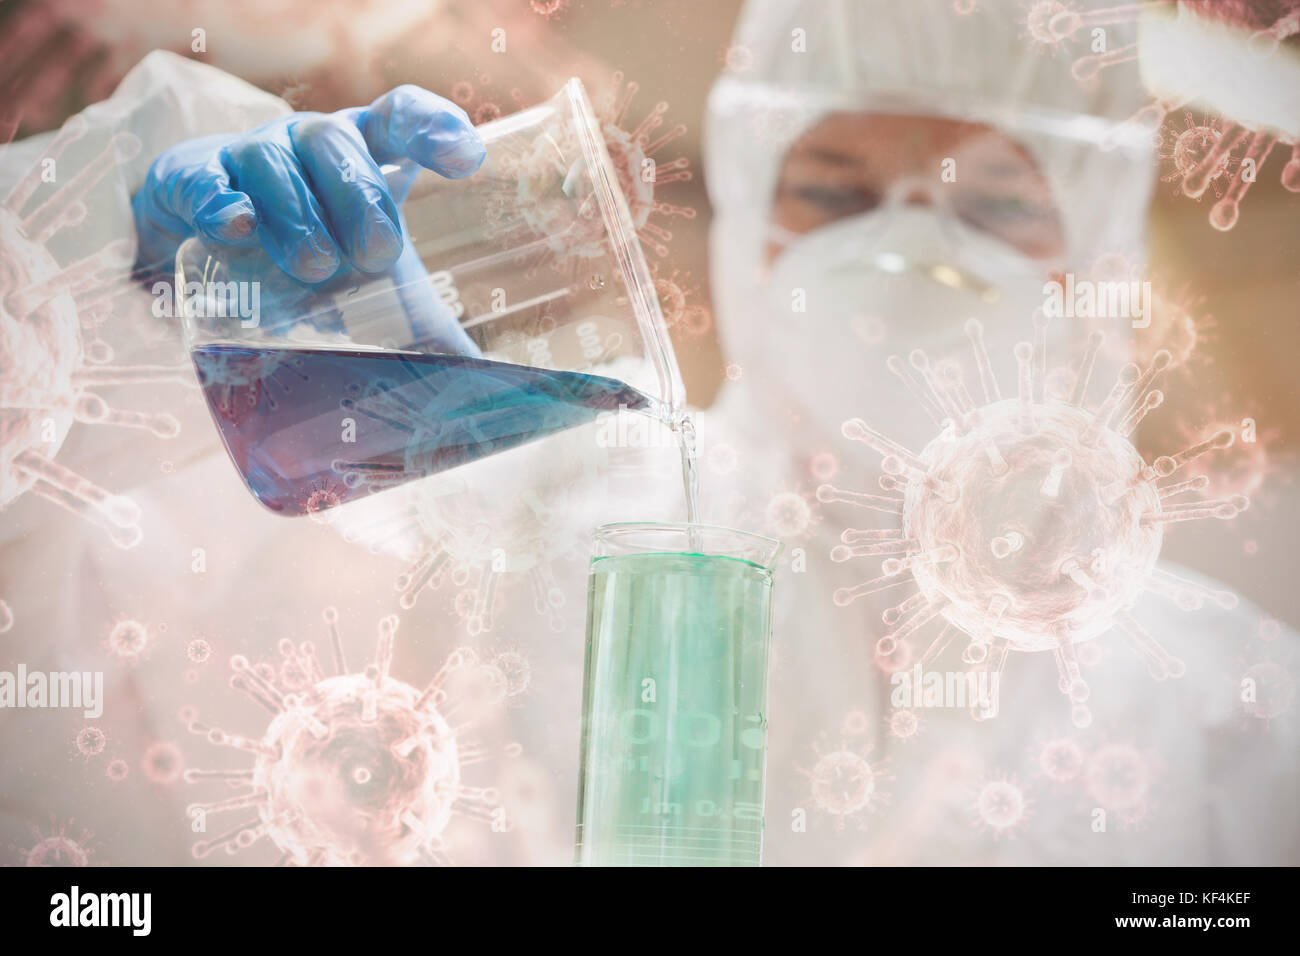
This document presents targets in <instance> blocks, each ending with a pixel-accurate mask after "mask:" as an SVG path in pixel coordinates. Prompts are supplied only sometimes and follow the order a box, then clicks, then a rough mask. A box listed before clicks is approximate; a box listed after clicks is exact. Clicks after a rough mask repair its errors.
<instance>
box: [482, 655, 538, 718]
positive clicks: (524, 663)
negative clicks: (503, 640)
mask: <svg viewBox="0 0 1300 956" xmlns="http://www.w3.org/2000/svg"><path fill="white" fill-rule="evenodd" d="M490 666H491V668H492V669H493V670H494V671H495V672H496V673H497V674H500V687H501V695H502V696H503V697H504V698H505V699H506V700H508V701H509V702H510V703H511V704H517V703H518V702H519V698H521V697H522V696H523V695H524V694H526V693H527V692H528V688H529V687H530V686H531V685H532V682H533V669H532V665H530V664H529V663H528V658H527V657H526V656H525V655H524V653H523V651H520V650H518V649H516V648H509V649H507V650H501V651H497V652H496V653H495V654H493V655H492V661H491V665H490Z"/></svg>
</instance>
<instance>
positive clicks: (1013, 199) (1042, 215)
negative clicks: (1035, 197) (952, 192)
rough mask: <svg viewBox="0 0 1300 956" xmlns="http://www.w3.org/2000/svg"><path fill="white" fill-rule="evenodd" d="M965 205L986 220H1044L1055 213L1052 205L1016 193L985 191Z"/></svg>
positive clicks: (972, 214) (970, 212)
mask: <svg viewBox="0 0 1300 956" xmlns="http://www.w3.org/2000/svg"><path fill="white" fill-rule="evenodd" d="M964 205H965V208H966V212H967V214H968V215H970V216H974V217H976V218H979V219H984V220H990V219H996V220H1000V221H1005V220H1008V219H1012V220H1024V221H1025V222H1042V221H1045V220H1048V219H1051V218H1052V217H1053V215H1054V213H1053V211H1052V209H1051V207H1050V206H1047V205H1045V204H1043V203H1041V202H1034V201H1032V200H1030V199H1027V198H1026V197H1024V196H1018V195H1015V194H1014V193H1003V194H1000V195H994V194H991V193H984V194H981V195H977V196H973V197H970V198H969V199H968V200H967V201H966V203H965V204H964Z"/></svg>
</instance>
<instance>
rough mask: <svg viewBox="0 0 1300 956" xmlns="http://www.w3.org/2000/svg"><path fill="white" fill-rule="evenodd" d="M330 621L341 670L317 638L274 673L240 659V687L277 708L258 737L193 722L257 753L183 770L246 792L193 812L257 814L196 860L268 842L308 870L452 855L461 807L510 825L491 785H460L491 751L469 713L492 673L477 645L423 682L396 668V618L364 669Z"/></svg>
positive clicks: (329, 618) (285, 649)
mask: <svg viewBox="0 0 1300 956" xmlns="http://www.w3.org/2000/svg"><path fill="white" fill-rule="evenodd" d="M325 621H326V624H327V626H328V630H329V633H330V644H331V651H332V656H333V661H334V675H333V676H328V677H327V676H325V673H324V671H323V670H322V668H321V664H320V661H319V660H318V659H317V656H316V651H315V648H314V646H313V645H312V644H311V642H304V643H302V644H301V645H298V646H295V645H294V644H293V642H292V641H284V642H282V645H281V648H280V650H281V662H280V665H279V667H278V668H277V667H275V666H272V665H270V664H257V665H254V664H252V663H250V662H249V661H248V660H247V659H246V658H244V657H242V656H236V657H233V658H231V662H230V664H231V669H232V671H233V672H234V675H233V677H232V678H231V681H230V684H231V686H232V687H233V688H234V689H235V690H237V691H239V692H240V693H242V694H244V695H246V696H247V697H248V698H249V699H250V700H252V701H253V702H254V703H256V704H258V705H259V706H260V707H262V708H263V709H265V710H266V711H268V712H269V713H270V714H271V715H272V716H271V721H270V723H269V725H268V726H267V727H266V729H265V731H264V732H263V734H262V735H261V736H260V737H258V738H250V737H244V736H241V735H238V734H235V733H231V732H228V731H225V730H222V729H220V728H217V727H208V726H205V725H203V724H201V723H199V722H198V721H197V720H193V721H191V723H190V729H191V730H192V731H193V732H194V733H197V734H202V735H204V736H206V737H207V739H208V741H209V742H210V743H212V744H215V745H217V746H221V747H228V748H232V749H234V750H238V751H243V752H245V753H248V754H250V755H251V756H252V760H253V764H252V767H251V768H245V769H238V770H188V771H186V772H185V779H186V781H187V782H189V783H202V782H215V781H220V782H223V783H226V784H227V785H230V786H239V787H243V788H245V789H243V790H242V792H240V793H239V794H237V795H234V796H231V797H227V798H225V799H222V800H218V801H216V802H213V803H199V804H194V805H192V806H191V807H190V813H191V815H192V816H193V818H194V819H195V820H202V821H204V822H205V823H206V820H207V818H209V817H211V816H215V815H218V814H224V813H232V812H238V811H245V812H253V813H255V815H256V816H255V819H252V820H249V821H247V822H244V823H241V824H238V825H237V826H235V827H234V828H233V829H230V830H227V831H226V832H223V833H221V834H219V835H216V836H212V837H208V838H207V839H204V840H203V841H201V842H200V843H198V844H196V845H195V846H194V856H195V857H197V858H200V859H201V858H203V857H206V856H207V855H209V854H210V853H212V852H213V851H214V850H218V849H220V850H225V851H226V852H229V853H234V852H237V851H239V850H243V849H246V848H248V847H250V846H252V845H253V844H255V843H257V842H258V841H259V840H266V841H269V842H270V843H271V844H273V845H274V846H275V847H276V848H277V849H278V850H279V851H280V853H281V854H282V855H281V857H280V862H281V863H285V864H294V865H299V866H312V865H362V864H383V865H410V864H418V863H445V862H448V860H447V856H446V853H445V851H444V847H443V837H444V831H446V829H447V827H448V824H449V823H450V822H451V820H452V818H453V816H454V815H462V816H466V817H470V818H473V819H477V820H480V821H484V822H489V823H492V824H493V825H494V828H498V827H500V828H504V823H505V820H504V814H503V812H502V811H501V810H500V807H499V802H498V800H497V796H496V793H495V791H493V790H492V789H490V788H481V787H475V786H471V785H470V784H468V783H466V782H465V780H464V779H462V774H463V772H464V771H465V770H466V768H468V767H470V766H472V765H474V764H476V763H479V762H482V761H484V760H486V759H488V758H489V756H490V753H489V751H487V750H486V749H484V748H483V747H481V746H479V745H477V744H475V743H474V742H472V741H470V740H468V739H467V736H466V735H467V731H468V726H469V725H468V722H469V720H471V719H472V718H473V717H474V716H475V714H474V713H472V712H466V711H475V712H476V711H481V710H482V704H483V701H481V700H474V699H473V697H474V694H475V693H483V692H481V691H475V690H474V685H475V684H480V685H481V684H482V683H483V676H484V675H483V671H482V668H481V665H479V663H478V661H477V658H476V657H475V656H474V654H473V652H472V651H468V650H459V651H456V652H454V653H453V654H452V655H451V656H450V657H449V658H448V659H447V661H446V663H445V664H444V665H443V666H442V668H441V669H440V670H439V671H438V672H437V673H436V674H435V675H434V676H433V678H432V679H431V680H430V681H429V682H428V683H427V684H426V685H425V686H424V687H423V688H422V689H421V688H417V687H415V686H412V685H411V684H407V683H406V682H404V681H402V680H399V679H397V678H395V677H393V676H392V675H391V673H390V667H391V665H392V661H393V648H394V641H395V638H396V634H397V618H396V617H395V616H390V617H386V618H384V619H383V620H382V621H381V622H380V624H379V640H378V645H377V647H376V650H375V655H374V659H373V660H372V661H371V662H370V663H369V664H367V665H366V666H365V668H364V669H362V670H361V671H352V670H351V669H350V668H349V667H348V664H347V662H346V659H345V656H344V651H343V643H342V641H341V639H340V637H339V633H338V629H337V626H336V625H337V621H338V615H337V612H335V611H334V609H333V608H329V609H327V610H326V612H325ZM488 684H489V687H488V690H487V691H486V693H485V695H484V696H486V697H487V698H492V697H493V696H499V694H500V686H501V684H500V674H499V672H498V673H497V674H495V675H493V677H492V678H491V679H490V680H489V681H488ZM451 688H456V689H458V690H465V691H466V692H467V696H468V697H469V698H470V700H469V703H470V706H469V707H463V706H462V705H458V704H457V703H456V702H454V701H452V700H451V699H450V695H449V690H450V689H451ZM507 751H509V748H507Z"/></svg>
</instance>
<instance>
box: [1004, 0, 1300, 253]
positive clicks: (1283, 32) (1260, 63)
mask: <svg viewBox="0 0 1300 956" xmlns="http://www.w3.org/2000/svg"><path fill="white" fill-rule="evenodd" d="M1139 19H1141V20H1142V21H1143V23H1144V26H1145V27H1146V32H1147V36H1146V38H1145V39H1144V40H1143V44H1144V47H1143V49H1142V54H1141V55H1142V61H1143V63H1142V65H1143V70H1142V75H1143V81H1144V82H1145V83H1146V85H1147V87H1148V89H1149V90H1150V92H1151V93H1152V95H1153V96H1154V100H1153V102H1151V103H1150V104H1148V105H1147V106H1145V107H1143V108H1142V109H1141V110H1139V111H1138V112H1137V113H1136V114H1135V115H1134V116H1133V117H1131V118H1130V119H1129V120H1128V121H1127V123H1125V124H1124V129H1125V130H1127V131H1129V132H1131V131H1138V132H1139V133H1142V132H1145V133H1149V134H1150V135H1151V136H1152V137H1153V138H1154V139H1155V140H1156V141H1157V142H1158V143H1160V144H1161V152H1162V154H1164V155H1165V156H1166V158H1167V159H1168V160H1169V173H1168V175H1167V176H1166V178H1167V179H1171V180H1177V181H1178V182H1179V183H1180V184H1181V190H1182V192H1183V194H1184V195H1186V196H1188V197H1189V198H1191V199H1200V198H1201V197H1202V196H1203V195H1205V193H1206V191H1207V190H1209V189H1213V190H1214V192H1215V194H1216V196H1217V197H1218V200H1217V202H1215V203H1214V205H1213V206H1212V207H1211V209H1210V214H1209V220H1210V225H1212V226H1213V227H1214V228H1215V229H1218V230H1220V231H1227V230H1229V229H1231V228H1232V227H1233V226H1234V225H1236V223H1237V220H1238V218H1239V215H1240V206H1241V202H1242V200H1243V199H1244V198H1245V195H1246V192H1247V191H1248V190H1249V189H1250V187H1251V184H1252V183H1254V182H1255V181H1256V179H1257V178H1258V173H1259V170H1260V168H1261V167H1263V165H1264V163H1265V161H1266V160H1267V159H1268V157H1269V155H1270V154H1271V153H1272V151H1273V149H1274V147H1275V146H1276V145H1277V144H1278V143H1279V142H1281V143H1286V144H1288V145H1290V146H1291V156H1290V159H1289V160H1288V161H1287V163H1286V164H1285V165H1284V166H1283V167H1282V171H1281V183H1282V186H1283V188H1285V189H1287V190H1288V191H1290V192H1300V115H1298V114H1297V113H1296V111H1295V108H1294V104H1293V102H1292V100H1293V96H1292V93H1293V91H1294V89H1295V87H1296V85H1297V82H1298V81H1300V68H1297V61H1296V58H1295V57H1294V56H1292V55H1290V54H1293V53H1294V48H1293V44H1289V43H1287V41H1290V40H1292V39H1293V38H1294V37H1296V36H1297V35H1298V34H1300V2H1297V0H1254V2H1241V0H1235V2H1217V0H1179V2H1177V3H1175V2H1173V0H1155V2H1151V3H1124V4H1118V5H1115V6H1108V7H1101V8H1097V9H1091V10H1088V9H1078V8H1076V6H1075V5H1074V4H1073V3H1063V2H1059V0H1037V2H1033V3H1030V4H1029V5H1028V6H1027V7H1026V8H1025V20H1024V23H1025V29H1026V33H1027V34H1028V36H1029V38H1030V39H1031V41H1032V42H1034V43H1036V44H1038V45H1039V46H1040V47H1041V48H1045V49H1051V50H1053V51H1055V50H1056V49H1058V48H1060V47H1061V46H1062V45H1063V44H1067V43H1071V42H1073V40H1074V39H1075V38H1076V37H1085V36H1086V37H1087V38H1088V39H1089V44H1090V46H1089V48H1090V51H1091V52H1090V53H1088V54H1087V55H1084V56H1080V57H1078V58H1077V59H1075V60H1074V62H1073V64H1072V65H1071V68H1070V69H1071V73H1072V74H1073V75H1074V77H1075V79H1077V80H1079V81H1080V82H1082V83H1087V82H1090V81H1092V80H1093V79H1095V77H1096V76H1097V74H1098V73H1099V72H1100V71H1101V70H1102V69H1105V68H1108V67H1112V66H1115V65H1117V64H1120V63H1128V62H1131V61H1134V60H1137V59H1138V56H1139V44H1138V43H1137V42H1134V43H1130V44H1126V45H1123V46H1120V47H1117V48H1114V49H1111V48H1109V45H1108V39H1107V33H1106V29H1107V28H1108V27H1112V26H1117V25H1120V24H1133V23H1136V22H1138V21H1139ZM1284 44H1287V49H1286V50H1283V49H1281V48H1282V46H1283V45H1284ZM1189 105H1197V106H1204V107H1208V108H1209V110H1210V113H1211V114H1219V115H1218V118H1215V117H1214V116H1213V115H1207V116H1206V117H1204V118H1203V119H1200V120H1193V119H1191V115H1190V114H1189V113H1186V112H1185V113H1184V117H1185V123H1184V126H1183V127H1182V128H1181V129H1178V128H1174V129H1162V127H1164V125H1165V123H1166V120H1167V118H1168V116H1169V115H1170V114H1171V113H1173V112H1175V111H1178V110H1183V109H1184V107H1187V106H1189ZM1111 145H1113V144H1111Z"/></svg>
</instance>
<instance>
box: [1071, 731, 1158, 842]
mask: <svg viewBox="0 0 1300 956" xmlns="http://www.w3.org/2000/svg"><path fill="white" fill-rule="evenodd" d="M1082 781H1083V787H1084V791H1085V793H1086V795H1087V798H1088V799H1089V800H1090V801H1092V802H1093V803H1094V804H1095V805H1096V806H1097V807H1100V808H1102V809H1104V810H1105V811H1106V812H1107V813H1110V814H1114V815H1115V816H1117V817H1118V818H1119V821H1120V825H1121V826H1123V827H1124V828H1126V829H1127V828H1131V827H1135V826H1138V825H1139V824H1140V823H1141V822H1142V821H1143V820H1144V819H1145V818H1146V816H1147V814H1148V813H1149V812H1150V810H1151V809H1152V803H1151V791H1152V787H1153V785H1154V783H1155V766H1154V761H1153V759H1152V757H1151V756H1150V755H1149V754H1146V753H1144V752H1143V751H1142V750H1140V749H1139V748H1138V747H1136V746H1135V745H1133V744H1131V743H1127V742H1110V743H1103V744H1101V745H1100V746H1098V747H1096V748H1094V749H1092V750H1090V751H1089V753H1088V755H1087V758H1086V760H1085V761H1084V765H1083V770H1082Z"/></svg>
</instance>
